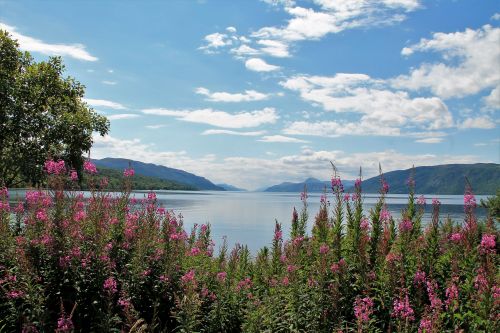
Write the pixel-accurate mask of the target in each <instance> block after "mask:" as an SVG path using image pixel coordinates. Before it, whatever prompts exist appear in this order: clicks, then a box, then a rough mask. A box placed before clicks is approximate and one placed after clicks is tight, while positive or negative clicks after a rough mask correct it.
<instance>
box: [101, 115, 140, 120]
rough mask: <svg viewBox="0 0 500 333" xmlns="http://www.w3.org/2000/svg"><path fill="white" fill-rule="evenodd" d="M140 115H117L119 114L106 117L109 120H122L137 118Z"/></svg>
mask: <svg viewBox="0 0 500 333" xmlns="http://www.w3.org/2000/svg"><path fill="white" fill-rule="evenodd" d="M139 117H140V115H138V114H135V113H119V114H113V115H111V116H107V117H106V118H108V119H109V120H122V119H133V118H139Z"/></svg>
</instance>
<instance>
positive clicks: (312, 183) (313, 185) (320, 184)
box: [264, 178, 354, 192]
mask: <svg viewBox="0 0 500 333" xmlns="http://www.w3.org/2000/svg"><path fill="white" fill-rule="evenodd" d="M342 183H343V184H344V187H350V186H353V185H354V181H353V180H342ZM304 186H307V192H323V191H324V190H325V188H326V191H329V190H330V187H331V181H330V180H324V181H323V180H319V179H316V178H307V179H306V180H305V181H303V182H300V183H291V182H284V183H281V184H278V185H274V186H271V187H268V188H267V189H265V190H264V192H302V191H304Z"/></svg>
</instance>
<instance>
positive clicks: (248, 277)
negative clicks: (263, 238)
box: [0, 161, 500, 332]
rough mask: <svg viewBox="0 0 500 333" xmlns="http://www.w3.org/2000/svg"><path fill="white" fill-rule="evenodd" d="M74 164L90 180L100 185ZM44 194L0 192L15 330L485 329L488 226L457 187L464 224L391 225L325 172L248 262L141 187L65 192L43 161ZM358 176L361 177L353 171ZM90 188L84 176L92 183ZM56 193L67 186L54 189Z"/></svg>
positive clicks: (488, 321)
mask: <svg viewBox="0 0 500 333" xmlns="http://www.w3.org/2000/svg"><path fill="white" fill-rule="evenodd" d="M85 169H86V170H87V172H88V173H89V176H88V177H89V178H90V179H91V180H93V184H99V185H100V186H101V185H103V182H102V180H101V179H100V178H99V177H98V176H97V175H95V174H94V170H95V168H93V167H92V166H91V165H89V164H86V167H85ZM46 170H47V171H48V172H49V173H50V175H49V188H48V189H47V190H45V191H30V192H28V193H27V194H26V198H25V200H24V201H23V202H20V203H19V204H17V205H13V206H12V207H11V206H10V205H9V203H8V198H7V191H6V189H3V190H1V191H0V199H1V200H0V202H1V205H0V236H1V237H0V313H2V317H1V321H0V328H1V329H2V330H4V331H9V332H10V331H24V332H42V331H43V332H49V331H57V332H70V331H79V332H461V331H463V332H498V330H499V328H500V327H499V320H500V316H499V313H500V286H499V282H500V281H499V280H500V274H499V262H498V255H497V249H498V231H497V230H496V228H495V224H494V223H493V221H492V220H491V219H490V220H488V221H485V222H484V221H483V222H479V221H477V220H476V218H475V215H474V209H475V207H476V201H475V197H474V195H473V194H472V193H471V191H470V188H467V189H466V192H465V195H464V207H465V214H464V215H465V219H464V221H463V223H453V222H452V221H450V220H449V219H447V220H442V219H441V218H440V216H439V207H440V203H439V201H438V200H433V202H432V205H433V218H432V221H431V223H430V224H429V225H427V226H425V227H424V228H423V229H422V227H421V224H420V219H421V217H422V211H423V206H424V205H426V204H427V203H426V200H425V198H423V197H419V198H414V195H413V192H414V186H415V182H414V181H413V179H410V180H409V181H408V183H407V186H408V191H409V192H410V193H411V195H410V196H409V203H408V206H407V208H406V209H405V210H404V211H403V212H402V215H401V218H396V217H393V216H391V215H390V214H389V213H388V211H387V210H386V205H385V200H384V198H385V196H386V195H387V192H388V191H389V187H388V185H387V183H386V181H385V178H384V177H381V182H380V184H381V189H380V193H381V195H380V200H379V203H378V204H377V205H376V206H375V207H374V208H373V209H372V210H371V212H370V213H369V219H368V216H366V215H365V213H364V212H363V208H362V201H363V197H362V182H361V177H360V178H359V179H358V180H357V181H356V183H355V191H354V193H352V194H350V195H347V194H346V193H344V191H343V184H342V181H341V179H340V177H339V176H338V175H337V174H334V177H333V179H332V192H333V193H332V195H331V196H330V199H331V202H330V201H329V200H328V196H327V195H326V193H325V195H324V197H322V201H321V205H320V211H319V212H318V213H317V215H316V217H315V219H314V224H313V226H312V234H311V235H308V234H307V230H308V229H309V228H306V226H305V224H306V223H307V221H308V219H307V214H305V212H307V194H306V193H303V195H302V200H303V209H302V213H300V214H299V213H297V212H296V211H294V213H293V216H292V218H293V221H292V230H291V234H293V236H292V237H291V238H290V239H288V240H284V237H283V230H282V226H281V224H280V223H279V222H277V221H276V223H275V231H274V235H272V248H267V247H264V248H263V249H261V250H260V251H259V252H258V253H257V254H256V257H255V258H252V257H251V254H250V252H249V250H248V248H247V247H245V246H241V245H237V246H236V247H235V248H233V249H232V250H229V249H228V248H227V245H226V243H225V242H224V244H223V245H222V247H221V249H220V251H219V253H218V254H215V253H214V244H213V242H212V241H211V237H210V226H209V225H201V226H195V227H194V228H193V229H192V230H191V231H190V232H186V231H185V229H184V227H183V222H182V217H181V216H176V215H175V214H174V213H173V212H171V211H167V210H165V209H164V208H162V207H159V205H158V203H157V200H156V196H155V194H154V192H149V193H148V194H147V197H145V198H144V199H142V200H134V199H131V198H130V190H131V184H132V178H133V174H134V172H133V171H131V170H130V169H129V170H126V172H125V173H124V174H125V175H126V177H124V184H123V186H122V188H123V191H122V192H121V193H120V194H119V195H112V194H110V193H108V192H103V191H100V190H95V189H92V190H91V192H90V197H88V198H85V197H84V196H83V195H82V194H81V193H79V192H77V191H74V190H73V189H74V188H75V187H76V183H75V182H76V180H75V179H73V180H70V179H68V175H67V173H66V170H65V168H64V164H63V163H60V162H55V161H49V162H47V163H46ZM360 176H361V174H360ZM91 183H92V182H91ZM63 189H66V190H65V191H64V190H63Z"/></svg>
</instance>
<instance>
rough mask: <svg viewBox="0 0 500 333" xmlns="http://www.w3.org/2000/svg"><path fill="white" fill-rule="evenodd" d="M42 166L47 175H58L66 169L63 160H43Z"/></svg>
mask: <svg viewBox="0 0 500 333" xmlns="http://www.w3.org/2000/svg"><path fill="white" fill-rule="evenodd" d="M44 167H45V171H46V172H47V173H48V174H49V175H60V174H63V173H64V172H65V171H66V166H65V165H64V161H63V160H59V161H57V162H56V161H52V160H48V161H45V165H44Z"/></svg>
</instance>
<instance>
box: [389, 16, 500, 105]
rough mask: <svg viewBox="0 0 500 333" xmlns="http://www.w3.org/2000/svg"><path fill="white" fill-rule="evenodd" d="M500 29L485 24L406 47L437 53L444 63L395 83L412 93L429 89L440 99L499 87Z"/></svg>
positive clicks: (406, 51) (417, 70) (409, 51)
mask: <svg viewBox="0 0 500 333" xmlns="http://www.w3.org/2000/svg"><path fill="white" fill-rule="evenodd" d="M499 41H500V28H498V27H492V26H490V25H485V26H483V27H482V28H480V29H477V30H473V29H466V30H465V31H463V32H454V33H441V32H439V33H434V34H433V35H432V39H422V40H420V42H419V43H417V44H415V45H412V46H409V47H405V48H403V50H402V51H401V53H402V54H403V55H405V56H409V55H412V54H413V53H415V52H426V51H432V52H438V53H440V54H441V55H442V58H443V61H444V62H439V63H433V64H430V63H425V64H422V65H421V66H420V67H418V68H415V69H413V70H411V72H410V74H409V75H401V76H399V77H397V78H395V79H394V80H393V81H392V83H393V85H394V86H395V87H398V88H406V89H411V90H421V89H429V90H430V91H432V92H433V93H434V94H436V95H437V96H439V97H441V98H452V97H464V96H468V95H473V94H476V93H478V92H480V91H482V90H483V89H487V88H493V87H496V86H498V85H499V84H500V66H499V63H500V43H499Z"/></svg>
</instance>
